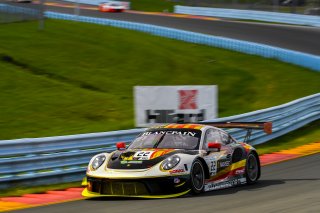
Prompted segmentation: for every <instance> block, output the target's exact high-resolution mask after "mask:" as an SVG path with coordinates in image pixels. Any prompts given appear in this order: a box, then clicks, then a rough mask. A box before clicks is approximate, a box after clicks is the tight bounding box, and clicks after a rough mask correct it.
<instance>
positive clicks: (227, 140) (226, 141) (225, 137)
mask: <svg viewBox="0 0 320 213" xmlns="http://www.w3.org/2000/svg"><path fill="white" fill-rule="evenodd" d="M221 137H222V143H223V144H229V143H231V138H230V137H229V135H228V134H226V133H224V132H221Z"/></svg>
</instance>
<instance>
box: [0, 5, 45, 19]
mask: <svg viewBox="0 0 320 213" xmlns="http://www.w3.org/2000/svg"><path fill="white" fill-rule="evenodd" d="M0 11H3V12H7V13H16V14H26V15H32V16H38V15H39V10H35V9H32V8H25V7H16V6H12V5H7V4H1V3H0Z"/></svg>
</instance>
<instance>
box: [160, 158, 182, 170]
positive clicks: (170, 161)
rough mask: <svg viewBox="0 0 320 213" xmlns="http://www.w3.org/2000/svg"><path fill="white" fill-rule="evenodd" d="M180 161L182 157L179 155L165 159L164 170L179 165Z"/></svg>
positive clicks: (162, 165) (162, 166)
mask: <svg viewBox="0 0 320 213" xmlns="http://www.w3.org/2000/svg"><path fill="white" fill-rule="evenodd" d="M179 162H180V157H179V156H178V155H173V156H170V157H168V158H167V159H165V160H164V161H163V162H162V164H161V168H162V169H164V170H169V169H172V168H173V167H175V166H176V165H178V163H179Z"/></svg>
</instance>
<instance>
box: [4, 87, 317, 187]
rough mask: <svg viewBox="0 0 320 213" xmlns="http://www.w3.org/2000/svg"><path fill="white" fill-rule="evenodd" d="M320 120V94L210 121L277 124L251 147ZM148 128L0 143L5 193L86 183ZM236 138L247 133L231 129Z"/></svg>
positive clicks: (255, 137)
mask: <svg viewBox="0 0 320 213" xmlns="http://www.w3.org/2000/svg"><path fill="white" fill-rule="evenodd" d="M317 119H320V93H318V94H315V95H311V96H308V97H305V98H301V99H298V100H295V101H292V102H290V103H287V104H283V105H280V106H277V107H272V108H268V109H264V110H258V111H254V112H250V113H245V114H241V115H236V116H231V117H225V118H219V119H214V120H209V121H272V122H273V133H272V134H271V135H266V134H264V133H263V132H262V131H253V134H252V137H251V139H252V140H251V144H253V145H255V144H260V143H263V142H266V141H268V140H270V139H273V138H276V137H279V136H281V135H283V134H286V133H288V132H290V131H292V130H295V129H297V128H299V127H302V126H303V125H305V124H308V123H310V122H312V121H315V120H317ZM144 130H145V129H131V130H122V131H113V132H105V133H91V134H81V135H70V136H58V137H47V138H26V139H17V140H3V141H0V189H6V188H10V187H17V186H29V187H30V186H36V185H47V184H54V183H65V182H73V181H80V180H81V179H82V177H83V176H84V175H85V170H86V166H87V163H88V162H89V160H90V158H91V157H92V156H93V155H95V154H97V153H100V152H110V151H113V150H115V143H116V142H119V141H124V142H130V141H132V140H133V139H134V138H135V137H136V136H137V135H138V134H139V133H141V132H142V131H144ZM230 133H231V134H232V135H233V136H234V137H235V138H236V139H238V140H239V139H242V138H243V137H244V135H245V132H244V131H241V130H231V131H230Z"/></svg>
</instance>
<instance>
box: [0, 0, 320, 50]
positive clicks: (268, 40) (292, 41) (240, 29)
mask: <svg viewBox="0 0 320 213" xmlns="http://www.w3.org/2000/svg"><path fill="white" fill-rule="evenodd" d="M1 1H3V0H0V2H1ZM46 2H47V3H49V4H51V5H46V10H49V11H56V12H62V13H70V14H73V13H74V9H72V8H66V7H62V6H63V5H60V6H52V4H54V3H61V1H56V0H55V1H53V0H47V1H46ZM63 4H64V5H66V6H69V7H70V6H72V4H70V3H68V4H67V3H63ZM18 5H19V6H24V7H33V8H35V7H38V5H37V4H18ZM84 7H85V8H87V9H85V8H83V9H81V12H80V15H84V16H92V17H101V18H109V19H116V20H125V21H133V22H140V23H147V24H155V25H159V26H166V27H171V28H177V29H182V30H188V31H194V32H200V33H204V34H210V35H216V36H223V37H228V38H235V39H240V40H245V41H252V42H258V43H263V44H268V45H272V46H277V47H282V48H286V49H291V50H297V51H301V52H306V53H311V54H314V55H320V42H319V38H320V28H316V27H305V26H290V25H283V24H281V25H280V24H265V23H257V22H240V21H232V20H223V19H221V20H214V21H212V20H202V19H189V18H188V19H186V18H179V17H168V16H160V15H150V14H137V13H134V12H133V11H131V12H130V11H129V12H125V13H101V12H99V11H97V10H96V9H95V8H96V7H95V6H84Z"/></svg>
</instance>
